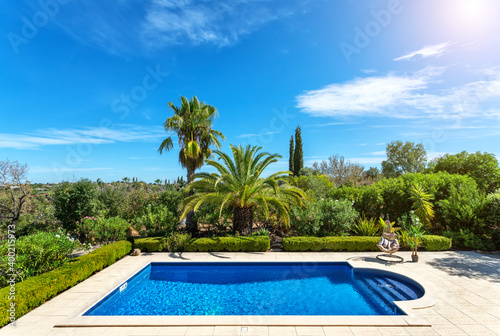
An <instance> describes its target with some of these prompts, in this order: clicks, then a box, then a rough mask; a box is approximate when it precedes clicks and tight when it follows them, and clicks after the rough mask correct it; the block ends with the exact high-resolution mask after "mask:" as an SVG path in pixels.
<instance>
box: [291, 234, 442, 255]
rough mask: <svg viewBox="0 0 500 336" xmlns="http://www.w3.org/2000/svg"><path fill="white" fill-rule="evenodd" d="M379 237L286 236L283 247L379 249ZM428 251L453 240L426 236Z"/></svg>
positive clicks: (437, 248)
mask: <svg viewBox="0 0 500 336" xmlns="http://www.w3.org/2000/svg"><path fill="white" fill-rule="evenodd" d="M379 240H380V238H379V237H361V236H360V237H321V238H320V237H285V238H283V249H284V250H285V251H289V252H299V251H324V250H328V251H346V252H354V251H359V252H365V251H378V250H379V249H378V247H377V243H378V242H379ZM423 241H424V243H425V245H426V250H427V251H443V250H447V249H449V248H450V247H451V240H450V239H448V238H445V237H440V236H424V238H423Z"/></svg>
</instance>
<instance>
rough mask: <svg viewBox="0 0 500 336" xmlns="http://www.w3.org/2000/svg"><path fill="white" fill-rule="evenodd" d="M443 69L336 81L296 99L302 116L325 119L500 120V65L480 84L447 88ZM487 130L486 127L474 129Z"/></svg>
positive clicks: (485, 71)
mask: <svg viewBox="0 0 500 336" xmlns="http://www.w3.org/2000/svg"><path fill="white" fill-rule="evenodd" d="M443 72H444V68H425V69H423V70H420V71H417V72H415V73H413V74H411V75H396V74H393V73H390V74H388V75H386V76H373V77H367V78H357V79H354V80H352V81H349V82H345V83H336V84H331V85H328V86H326V87H325V88H322V89H319V90H311V91H306V92H304V93H302V94H300V95H298V96H297V97H296V99H297V107H298V108H300V109H302V112H305V113H307V114H310V115H312V116H320V117H334V118H339V117H353V116H354V117H360V116H363V117H376V116H384V117H391V118H431V119H436V118H439V119H453V120H458V119H466V118H477V117H489V118H498V117H500V108H498V107H497V106H499V103H500V67H493V68H488V69H483V70H482V71H480V72H479V73H478V74H477V75H478V76H479V77H480V79H479V80H476V81H472V82H468V83H465V84H463V85H460V86H455V87H448V88H440V89H434V90H433V89H432V87H433V85H435V84H439V85H440V86H441V87H442V86H443V83H442V79H441V76H442V74H443ZM474 126H482V125H474Z"/></svg>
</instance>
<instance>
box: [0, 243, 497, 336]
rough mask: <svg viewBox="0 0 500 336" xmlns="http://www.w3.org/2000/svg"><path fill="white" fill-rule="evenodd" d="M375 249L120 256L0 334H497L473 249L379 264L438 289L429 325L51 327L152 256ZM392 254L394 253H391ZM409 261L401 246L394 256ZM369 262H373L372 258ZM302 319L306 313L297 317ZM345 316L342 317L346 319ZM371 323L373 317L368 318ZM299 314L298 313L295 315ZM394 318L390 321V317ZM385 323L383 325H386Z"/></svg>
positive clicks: (481, 264) (424, 312)
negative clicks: (422, 280)
mask: <svg viewBox="0 0 500 336" xmlns="http://www.w3.org/2000/svg"><path fill="white" fill-rule="evenodd" d="M376 254H377V253H333V252H328V253H318V252H314V253H302V252H299V253H217V254H208V253H175V254H159V253H156V254H154V253H153V254H144V255H142V256H140V257H126V258H124V259H122V260H120V261H119V262H117V263H116V264H114V265H112V266H110V267H108V268H107V269H105V270H103V271H101V272H100V273H97V274H96V275H94V276H92V277H90V278H89V279H87V280H86V281H84V282H82V283H81V284H79V285H77V286H76V287H74V288H72V289H70V290H68V291H66V292H64V293H62V294H60V295H59V296H57V297H55V298H53V299H52V300H50V301H48V302H47V303H46V304H45V305H42V306H41V307H39V308H37V309H35V310H33V311H32V312H30V313H28V314H27V315H25V316H24V317H22V318H21V319H19V320H18V325H17V328H15V329H14V328H10V327H4V328H2V329H0V336H4V335H5V336H18V335H19V336H47V335H50V336H58V335H62V336H81V335H82V336H85V335H88V336H135V335H137V336H140V335H172V336H174V335H177V336H179V335H184V336H188V335H199V336H205V335H210V336H215V335H221V336H222V335H233V334H234V335H255V336H259V335H262V336H273V335H279V336H286V335H293V336H302V335H304V336H306V335H325V336H329V335H338V336H342V335H347V336H354V335H370V336H371V335H374V336H376V335H382V336H384V335H411V336H419V335H453V336H460V335H471V336H473V335H485V336H488V335H495V334H497V335H500V273H499V272H498V270H499V269H500V258H491V257H489V256H484V255H479V254H476V253H473V252H421V253H419V255H420V261H419V263H412V262H405V263H403V264H399V265H392V266H390V267H387V270H389V271H395V272H398V271H404V272H406V273H407V274H409V275H410V276H411V275H412V274H414V275H420V274H423V273H425V279H426V281H428V282H431V283H432V284H433V286H434V290H435V291H436V292H437V293H439V296H440V301H439V302H438V304H437V305H435V306H434V307H432V308H426V309H419V310H418V311H417V312H416V315H417V317H418V316H421V317H422V318H423V319H425V320H426V321H427V322H429V323H431V324H432V327H410V326H409V327H404V328H403V327H389V326H387V327H369V324H370V323H371V322H370V321H372V320H371V319H370V318H367V319H366V321H367V327H330V326H324V327H317V326H315V327H303V326H300V327H293V326H290V327H278V326H271V327H266V326H262V327H257V326H247V327H245V328H246V329H244V328H243V329H242V328H241V327H240V326H237V327H222V326H221V327H162V328H160V327H138V328H134V327H127V328H125V327H110V328H96V327H90V328H89V327H87V328H53V326H54V325H55V324H57V323H59V322H60V321H62V320H64V319H66V318H67V317H66V315H68V314H73V313H76V312H77V311H81V310H83V309H84V308H86V307H88V306H89V305H90V304H92V303H93V302H95V301H96V300H97V299H99V298H100V297H102V295H103V292H107V291H109V290H110V289H112V288H114V287H115V286H116V284H118V283H119V282H121V281H123V280H124V279H126V278H127V277H129V276H130V275H131V274H132V273H133V272H134V270H137V269H138V268H140V267H143V266H144V265H146V264H147V263H148V262H149V261H152V260H161V261H164V260H171V261H174V262H182V261H206V260H210V261H231V260H241V261H288V260H297V261H300V260H303V261H316V260H318V261H319V260H321V261H345V260H350V261H352V262H354V263H356V264H357V265H363V266H368V267H371V266H373V265H375V266H380V265H381V264H380V263H379V262H378V261H377V260H376V259H375V258H374V257H375V256H376ZM398 254H399V253H398ZM400 255H401V256H402V257H404V258H405V260H409V259H410V254H409V253H408V252H402V253H401V254H400ZM375 263H376V264H375ZM304 318H305V319H307V317H304ZM352 318H353V319H354V320H356V318H355V317H349V318H347V319H346V320H345V321H346V322H347V323H349V322H348V321H350V319H352ZM373 319H374V320H373V321H375V318H373ZM302 320H303V318H301V321H302ZM395 321H396V320H395ZM389 322H390V321H388V323H387V324H391V323H389Z"/></svg>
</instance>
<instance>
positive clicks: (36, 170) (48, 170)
mask: <svg viewBox="0 0 500 336" xmlns="http://www.w3.org/2000/svg"><path fill="white" fill-rule="evenodd" d="M110 169H113V168H107V167H93V168H70V167H64V168H49V167H38V166H35V167H32V168H30V170H29V172H30V173H37V174H43V173H68V172H88V171H100V170H110Z"/></svg>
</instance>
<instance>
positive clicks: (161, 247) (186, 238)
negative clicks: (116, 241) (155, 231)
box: [134, 233, 191, 252]
mask: <svg viewBox="0 0 500 336" xmlns="http://www.w3.org/2000/svg"><path fill="white" fill-rule="evenodd" d="M190 241H191V235H190V234H180V233H177V234H173V235H170V236H168V237H148V238H139V239H135V240H134V248H138V249H140V250H141V251H144V252H164V251H168V252H181V251H184V250H185V249H186V246H187V245H188V244H189V243H190Z"/></svg>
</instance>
